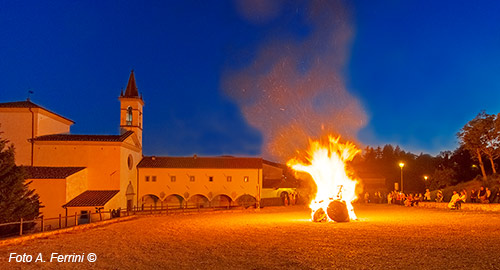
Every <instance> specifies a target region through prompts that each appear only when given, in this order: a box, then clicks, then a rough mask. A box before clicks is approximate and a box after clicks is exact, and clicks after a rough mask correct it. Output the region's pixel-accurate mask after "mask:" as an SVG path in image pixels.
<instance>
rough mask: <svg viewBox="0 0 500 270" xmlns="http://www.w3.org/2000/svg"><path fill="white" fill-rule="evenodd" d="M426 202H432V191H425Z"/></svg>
mask: <svg viewBox="0 0 500 270" xmlns="http://www.w3.org/2000/svg"><path fill="white" fill-rule="evenodd" d="M424 201H426V202H430V201H431V191H430V190H429V189H428V188H427V189H425V194H424Z"/></svg>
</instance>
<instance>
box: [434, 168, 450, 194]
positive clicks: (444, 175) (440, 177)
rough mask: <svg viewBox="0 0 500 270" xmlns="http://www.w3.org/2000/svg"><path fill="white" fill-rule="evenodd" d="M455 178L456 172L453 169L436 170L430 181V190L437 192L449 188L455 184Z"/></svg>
mask: <svg viewBox="0 0 500 270" xmlns="http://www.w3.org/2000/svg"><path fill="white" fill-rule="evenodd" d="M454 178H455V171H453V169H450V168H445V169H436V170H435V171H434V173H433V174H432V177H431V179H430V186H429V189H431V190H435V189H441V188H444V187H446V186H449V185H451V184H452V183H453V182H454Z"/></svg>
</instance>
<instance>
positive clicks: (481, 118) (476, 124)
mask: <svg viewBox="0 0 500 270" xmlns="http://www.w3.org/2000/svg"><path fill="white" fill-rule="evenodd" d="M489 129H490V124H489V120H488V115H487V114H486V113H485V112H484V111H482V112H480V113H479V114H478V115H477V116H476V117H475V118H474V119H472V120H470V121H469V122H467V124H465V126H464V127H463V128H462V129H461V130H460V131H459V132H458V133H457V136H458V139H459V140H460V145H462V146H463V147H464V148H465V149H467V150H469V151H470V152H471V155H472V156H474V157H475V158H476V159H477V160H478V162H479V167H480V168H481V173H482V174H483V179H486V171H485V170H484V163H483V159H482V156H481V154H482V153H483V152H484V151H485V150H486V148H487V145H488V144H487V142H488V137H487V133H488V130H489Z"/></svg>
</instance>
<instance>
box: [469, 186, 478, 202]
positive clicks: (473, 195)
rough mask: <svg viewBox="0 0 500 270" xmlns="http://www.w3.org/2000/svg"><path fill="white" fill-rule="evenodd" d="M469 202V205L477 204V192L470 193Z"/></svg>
mask: <svg viewBox="0 0 500 270" xmlns="http://www.w3.org/2000/svg"><path fill="white" fill-rule="evenodd" d="M470 202H471V203H476V202H477V191H475V190H474V189H472V190H471V191H470Z"/></svg>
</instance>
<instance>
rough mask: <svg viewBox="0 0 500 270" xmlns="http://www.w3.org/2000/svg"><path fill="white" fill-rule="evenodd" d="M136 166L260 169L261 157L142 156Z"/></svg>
mask: <svg viewBox="0 0 500 270" xmlns="http://www.w3.org/2000/svg"><path fill="white" fill-rule="evenodd" d="M137 167H138V168H217V169H220V168H228V169H231V168H234V169H262V158H247V157H245V158H241V157H196V156H194V157H154V156H151V157H144V158H143V159H142V160H141V162H139V164H138V165H137Z"/></svg>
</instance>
